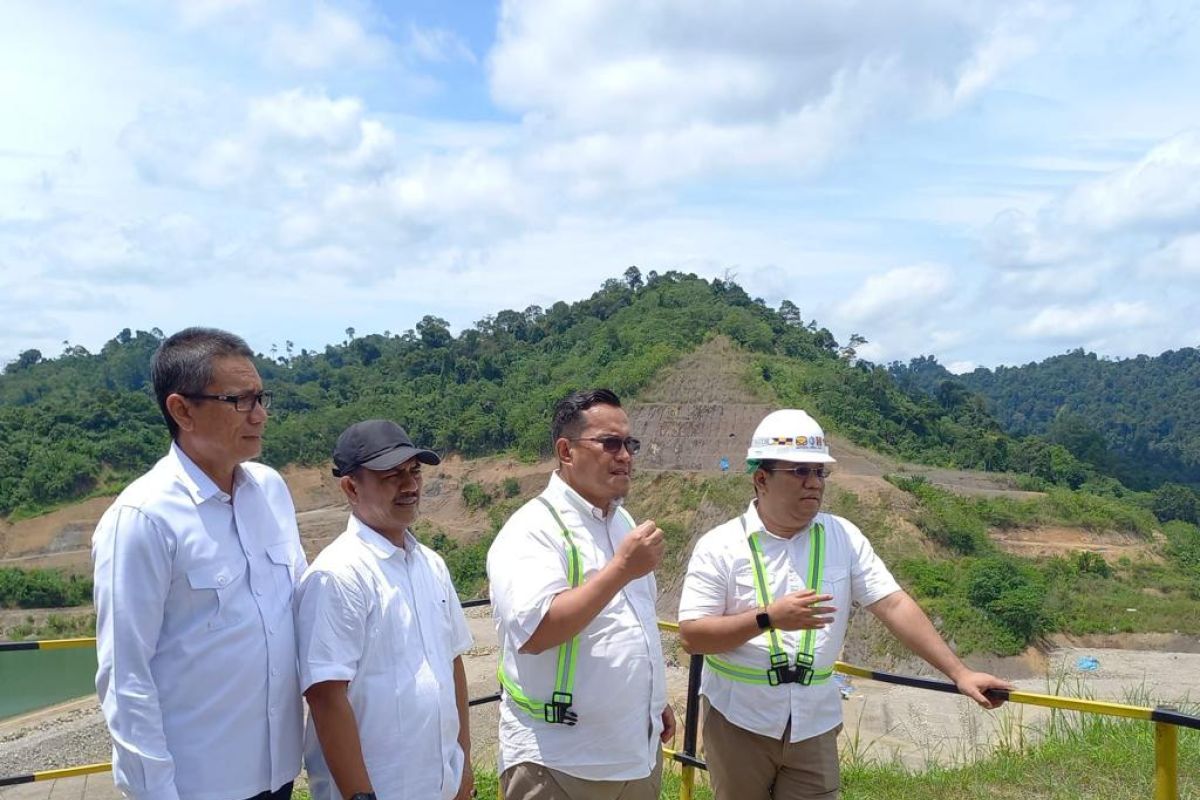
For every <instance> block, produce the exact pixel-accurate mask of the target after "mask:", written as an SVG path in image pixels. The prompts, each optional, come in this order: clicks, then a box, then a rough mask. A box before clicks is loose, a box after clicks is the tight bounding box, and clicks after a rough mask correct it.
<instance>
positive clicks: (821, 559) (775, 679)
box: [704, 514, 833, 686]
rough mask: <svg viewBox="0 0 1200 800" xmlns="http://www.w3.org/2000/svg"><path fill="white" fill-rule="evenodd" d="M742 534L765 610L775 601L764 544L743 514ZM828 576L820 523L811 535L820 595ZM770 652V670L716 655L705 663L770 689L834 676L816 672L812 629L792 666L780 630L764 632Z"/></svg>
mask: <svg viewBox="0 0 1200 800" xmlns="http://www.w3.org/2000/svg"><path fill="white" fill-rule="evenodd" d="M741 519H742V531H743V532H744V533H746V542H747V543H748V544H749V545H750V562H751V564H752V565H753V567H754V598H755V602H756V603H757V604H758V605H759V606H760V607H762V608H766V607H767V606H768V605H770V603H771V601H772V600H773V599H774V598H773V597H772V595H771V586H770V583H769V582H768V580H767V569H766V566H764V564H763V552H762V545H761V543H760V542H759V540H758V535H757V533H749V532H747V528H746V515H745V514H743V515H742V518H741ZM824 574H825V527H824V526H823V525H821V523H819V522H817V523H815V524H814V525H813V527H812V533H810V534H809V546H808V579H807V586H808V587H809V588H810V589H812V590H813V591H814V592H816V593H817V594H820V593H821V576H822V575H824ZM764 633H765V634H766V636H767V644H768V649H769V653H770V666H769V667H767V669H755V668H754V667H747V666H744V665H742V664H734V663H733V662H731V661H725V660H723V659H720V658H717V657H716V656H713V655H708V656H705V657H704V663H705V664H707V665H708V667H709V668H710V669H712V670H713V671H714V672H716V673H717V674H719V675H721V676H723V677H725V678H728V679H729V680H731V681H737V682H739V683H755V684H763V685H767V686H778V685H780V684H784V683H799V684H801V685H803V686H809V685H811V684H818V683H825V682H826V681H828V680H829V678H830V677H831V676H832V675H833V669H832V668H826V669H814V668H813V655H814V652H815V650H816V641H817V632H816V630H815V629H812V628H809V629H808V630H805V631H803V632H801V634H800V646H799V647H798V648H797V650H796V660H795V663H794V664H792V663H791V660H790V659H789V658H788V654H787V653H786V652H785V651H784V649H783V644H782V643H781V642H780V637H779V631H777V630H775V628H767V630H766V631H765V632H764Z"/></svg>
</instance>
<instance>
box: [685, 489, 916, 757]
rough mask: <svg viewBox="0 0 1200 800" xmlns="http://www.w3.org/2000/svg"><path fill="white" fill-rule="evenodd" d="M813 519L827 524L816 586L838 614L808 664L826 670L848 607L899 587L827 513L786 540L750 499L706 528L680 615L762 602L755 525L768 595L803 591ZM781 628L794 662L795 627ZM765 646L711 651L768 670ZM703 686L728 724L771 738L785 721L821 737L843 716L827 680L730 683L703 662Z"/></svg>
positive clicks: (796, 730) (855, 535)
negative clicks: (750, 537)
mask: <svg viewBox="0 0 1200 800" xmlns="http://www.w3.org/2000/svg"><path fill="white" fill-rule="evenodd" d="M743 519H744V523H745V525H744V527H743ZM817 523H820V524H821V525H822V526H824V528H825V570H824V574H823V576H822V579H821V587H820V593H821V594H829V595H833V600H831V601H830V602H829V603H828V605H831V606H833V607H834V608H836V609H837V613H836V614H835V615H834V618H833V624H831V625H828V626H827V627H825V628H822V629H821V630H818V631H817V635H816V641H815V652H814V654H813V655H814V658H813V663H814V665H815V667H816V668H817V669H828V668H830V667H832V666H833V663H834V661H836V660H837V657H838V655H840V653H841V651H842V644H843V642H844V641H845V638H846V626H847V623H848V622H849V619H850V611H851V608H852V607H856V606H869V605H871V604H872V603H875V602H877V601H879V600H882V599H883V598H884V597H887V596H888V595H889V594H892V593H893V592H897V591H899V590H900V586H899V584H897V583H896V580H895V578H893V577H892V574H891V573H890V572H889V571H888V569H887V567H886V566H884V564H883V561H881V560H880V559H879V557H878V556H876V555H875V551H874V549H873V548H872V547H871V543H870V542H869V541H867V538H866V537H865V536H863V534H862V531H860V530H859V529H858V528H857V527H856V526H855V525H854V524H853V523H851V522H850V521H848V520H845V519H843V518H841V517H836V516H834V515H832V514H825V513H821V514H818V515H817V516H816V518H815V519H814V520H813V523H812V524H810V525H809V527H807V528H805V529H804V530H802V531H800V532H798V533H796V534H795V535H793V536H792V537H791V538H790V539H784V538H781V537H779V536H775V535H774V534H771V533H769V532H767V531H766V530H765V528H764V527H763V524H762V521H761V520H760V519H759V516H758V510H757V508H756V506H755V505H754V503H751V504H750V507H749V508H748V509H747V510H746V513H745V515H744V517H735V518H734V519H732V520H730V521H729V522H726V523H725V524H723V525H719V526H718V527H716V528H713V529H712V530H711V531H709V532H708V533H706V534H704V536H702V537H701V538H700V540H699V541H698V542H696V547H695V550H693V552H692V558H691V561H690V562H689V563H688V570H687V576H686V577H685V578H684V582H683V593H682V595H681V597H680V599H679V620H680V622H685V621H688V620H696V619H704V618H705V617H718V616H727V615H731V614H740V613H743V612H745V611H749V610H751V609H754V608H757V607H758V603H757V600H756V597H755V592H754V568H753V564H752V562H751V557H750V545H749V543H748V541H747V533H748V532H751V533H752V532H756V531H757V532H758V536H759V542H760V543H761V545H762V551H763V565H764V568H765V570H766V573H767V579H768V583H769V586H770V589H771V594H772V597H774V598H778V597H782V596H783V595H785V594H789V593H791V592H797V591H800V590H802V589H806V588H809V587H808V586H807V585H806V583H805V581H806V578H807V575H808V557H809V548H810V543H811V536H810V534H811V532H812V529H813V528H812V526H813V525H815V524H817ZM779 634H780V637H781V640H782V643H783V648H784V650H785V651H786V652H787V653H788V654H789V660H794V658H795V655H796V650H797V648H798V646H799V640H800V632H799V631H779ZM769 653H770V650H769V644H768V640H767V635H766V634H765V633H763V634H760V635H758V636H756V637H754V638H753V639H751V640H750V641H748V642H746V643H745V644H744V645H742V646H741V647H738V648H737V649H735V650H732V651H730V652H728V653H720V654H717V655H718V657H719V658H721V659H723V660H725V661H729V662H732V663H734V664H737V665H740V666H746V667H750V668H755V669H758V668H761V669H762V670H764V671H765V670H766V669H767V667H768V666H769ZM700 691H701V693H702V694H704V695H705V696H706V697H707V698H708V700H709V702H710V703H712V705H713V708H715V709H717V710H718V711H720V712H721V714H722V715H724V716H725V718H726V719H728V720H729V721H730V722H732V723H733V724H734V725H737V726H738V727H740V728H744V729H745V730H748V731H752V732H753V733H758V734H761V735H763V736H770V737H773V738H776V739H777V738H779V737H780V736H782V735H783V732H784V729H785V728H786V727H787V723H788V719H789V718H790V719H791V722H792V728H791V741H793V742H799V741H802V740H804V739H808V738H811V737H813V736H817V735H819V734H822V733H824V732H826V731H828V730H831V729H833V728H834V727H836V726H837V725H838V724H839V723H841V721H842V706H841V699H840V695H839V694H838V691H837V687H836V686H835V685H834V684H833V683H832V682H826V683H823V684H815V685H812V686H802V685H800V684H796V683H792V684H784V685H782V686H765V685H755V684H748V683H741V682H738V681H733V680H730V679H729V678H727V677H725V676H723V675H720V674H718V673H716V672H714V671H713V670H711V669H708V668H707V667H706V668H705V670H704V678H703V680H702V682H701V688H700Z"/></svg>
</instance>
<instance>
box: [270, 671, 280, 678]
mask: <svg viewBox="0 0 1200 800" xmlns="http://www.w3.org/2000/svg"><path fill="white" fill-rule="evenodd" d="M271 677H272V678H278V677H279V670H277V669H273V670H271Z"/></svg>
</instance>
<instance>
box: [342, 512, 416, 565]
mask: <svg viewBox="0 0 1200 800" xmlns="http://www.w3.org/2000/svg"><path fill="white" fill-rule="evenodd" d="M346 529H347V530H349V531H353V532H354V535H355V536H357V537H358V539H359V541H361V542H362V543H363V544H364V545H366V547H367V549H368V550H370V551H371V552H372V553H374V554H375V556H376V557H377V558H379V559H382V560H384V561H386V560H387V559H389V558H391V557H392V556H394V555H396V554H397V553H399V554H400V555H401V556H402V557H403V558H408V557H409V556H410V555H411V554H412V552H413V550H414V549H415V548H416V546H417V540H416V538H415V537H414V536H413V535H412V531H409V530H405V531H404V546H403V547H397V546H396V545H394V544H392V542H391V540H390V539H388V538H387V537H386V536H384V535H383V534H382V533H380V532H379V531H377V530H375V529H374V528H372V527H371V526H370V525H368V524H366V523H365V522H363V521H362V520H361V519H359V518H358V517H356V516H354V515H353V514H351V515H350V522H349V523H348V524H347V526H346Z"/></svg>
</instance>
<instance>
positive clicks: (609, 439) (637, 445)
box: [571, 436, 642, 456]
mask: <svg viewBox="0 0 1200 800" xmlns="http://www.w3.org/2000/svg"><path fill="white" fill-rule="evenodd" d="M571 441H572V442H599V443H600V446H601V447H603V448H604V452H606V453H612V454H614V455H615V454H617V453H619V452H621V448H622V447H624V448H625V449H626V450H628V451H629V455H631V456H636V455H637V454H638V451H639V450H641V449H642V441H641V439H635V438H633V437H632V436H626V437H624V438H621V437H620V436H579V437H577V438H575V439H572V440H571Z"/></svg>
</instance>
